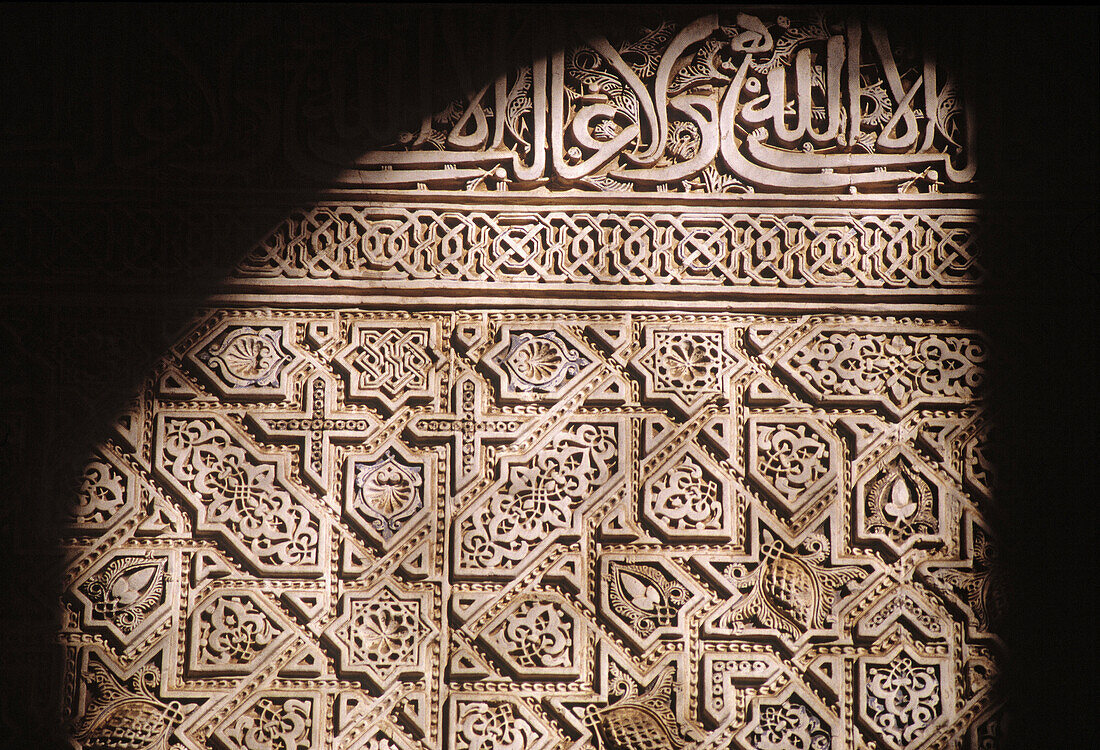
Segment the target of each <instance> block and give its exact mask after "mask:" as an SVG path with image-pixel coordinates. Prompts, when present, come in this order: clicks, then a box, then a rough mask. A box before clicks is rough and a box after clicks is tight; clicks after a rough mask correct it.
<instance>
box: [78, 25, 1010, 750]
mask: <svg viewBox="0 0 1100 750" xmlns="http://www.w3.org/2000/svg"><path fill="white" fill-rule="evenodd" d="M830 13H831V11H830V12H827V13H826V14H825V15H820V14H817V15H815V14H814V13H812V12H810V11H802V10H799V11H798V12H797V14H796V15H795V14H794V12H793V11H792V15H791V16H783V15H780V14H778V13H776V12H774V11H766V12H765V11H760V12H758V13H757V12H753V13H749V12H742V13H736V12H734V13H731V14H728V15H727V14H726V13H725V11H723V12H721V13H719V14H717V15H709V16H705V17H703V18H700V19H698V20H696V21H694V22H691V23H687V24H681V25H674V24H672V23H664V24H660V25H658V26H657V27H655V28H652V29H648V30H644V31H642V32H640V33H639V34H637V35H636V36H634V37H632V38H629V39H616V40H615V41H614V42H612V41H610V40H609V39H607V38H604V37H601V36H599V35H589V37H588V39H589V41H588V42H586V43H585V44H584V45H582V46H579V47H577V48H575V49H565V50H561V51H559V52H557V53H555V54H553V55H550V56H548V57H546V58H538V59H535V60H534V61H533V62H532V63H531V65H530V66H528V67H525V68H523V69H521V70H518V71H512V72H509V73H507V74H506V75H502V76H500V77H499V78H496V79H495V80H492V81H490V82H489V83H488V84H487V85H485V86H484V87H483V88H480V89H474V90H471V91H470V92H469V93H468V96H466V97H465V99H463V100H462V101H459V102H457V103H452V104H451V105H450V106H449V107H447V108H446V109H445V110H444V111H442V112H438V113H435V114H429V115H427V116H426V117H425V118H424V120H423V122H422V123H421V125H420V127H419V129H413V130H410V131H409V132H407V133H404V134H402V135H401V136H400V137H398V138H397V139H396V141H395V142H394V143H392V144H390V146H389V147H387V148H384V149H381V150H375V151H371V152H369V153H366V154H355V155H354V156H352V157H347V156H346V155H342V154H340V153H339V152H338V151H337V150H336V149H335V148H332V147H331V146H332V144H326V143H325V142H323V139H322V137H321V136H320V135H317V136H316V137H310V136H308V134H307V135H305V136H303V138H302V139H301V140H303V142H304V146H303V147H304V148H306V149H307V151H308V154H307V156H311V157H313V158H317V159H319V160H321V161H325V160H327V161H328V162H329V163H330V165H332V164H335V165H338V166H339V167H341V168H342V169H343V170H344V171H343V174H342V176H341V177H340V178H339V179H338V180H336V182H337V183H338V184H341V185H342V184H346V183H347V182H348V181H354V182H356V183H357V184H358V185H359V186H360V187H364V186H365V187H367V188H371V189H373V190H376V193H371V194H369V195H367V196H366V197H364V195H363V194H361V193H357V194H355V195H345V196H340V195H336V196H330V198H331V199H326V200H325V201H322V202H321V203H320V204H318V205H315V206H312V207H300V208H298V209H296V210H294V211H293V212H292V213H291V214H290V215H289V216H287V217H286V218H285V219H284V220H283V221H281V222H280V223H279V224H278V225H277V226H276V227H275V228H274V229H273V230H272V231H271V232H270V233H268V234H267V236H265V237H264V238H263V239H262V240H260V241H259V242H258V243H257V244H256V246H255V247H253V248H252V250H251V251H250V252H248V254H247V255H246V257H245V258H244V260H243V261H241V263H240V264H239V265H238V266H237V268H236V270H235V272H234V274H233V276H232V278H230V279H229V280H228V281H227V282H226V283H225V284H224V285H223V286H222V287H221V288H220V291H219V295H220V296H218V297H217V298H216V299H215V300H214V301H212V302H211V304H210V305H209V309H206V310H205V311H204V312H203V313H202V314H201V315H200V316H199V317H198V318H197V319H196V321H195V322H194V324H193V326H192V327H191V328H190V329H189V330H188V331H187V332H186V333H185V334H184V335H183V336H181V337H180V338H179V339H178V341H177V342H176V343H175V344H174V345H173V347H172V348H171V350H170V351H169V352H168V353H167V354H166V355H165V356H164V357H163V358H162V359H161V360H159V361H158V363H157V364H156V366H155V370H154V371H153V372H152V373H150V375H149V377H148V378H147V379H146V380H145V381H144V382H143V383H142V384H141V386H140V392H139V393H138V394H137V397H136V398H135V400H134V401H133V403H132V404H131V406H130V407H129V411H128V412H127V413H126V414H125V415H124V417H123V419H122V421H120V423H119V425H118V426H117V429H116V430H115V431H114V433H112V437H111V438H110V439H108V440H106V441H105V442H104V443H103V444H102V445H99V446H98V447H97V449H96V452H95V453H94V455H92V456H91V457H90V458H89V460H88V462H87V463H86V465H85V466H84V467H83V470H82V471H81V472H79V475H78V476H75V477H73V480H72V485H73V486H74V488H75V490H74V496H73V500H72V502H70V503H69V505H68V506H67V509H66V511H65V512H66V515H65V524H66V526H65V529H66V533H67V534H68V535H69V538H67V539H66V540H65V543H64V547H65V552H66V555H67V556H66V558H65V559H66V560H67V561H68V562H67V566H68V567H67V571H66V573H65V593H64V607H65V610H64V616H63V623H62V632H61V636H60V638H61V640H62V642H63V644H64V645H65V648H66V660H65V675H66V682H65V686H66V687H65V691H66V695H65V698H66V705H67V709H66V710H67V715H66V718H67V720H68V721H69V722H70V725H71V728H72V733H73V737H74V743H75V745H76V746H78V747H81V748H97V749H98V748H106V747H116V746H117V747H121V746H124V745H125V746H127V747H134V748H138V747H141V748H145V749H147V750H148V749H151V748H157V749H158V750H167V748H188V749H189V750H196V749H197V748H203V747H216V748H221V749H222V750H258V749H259V748H280V749H284V750H305V749H306V748H326V749H328V748H331V749H332V750H337V749H340V750H359V749H361V748H366V749H367V750H551V749H553V750H727V749H728V748H740V749H741V750H780V749H782V750H834V749H835V750H841V748H844V749H845V750H870V749H871V748H889V749H890V750H916V748H918V747H919V748H942V749H943V750H961V749H962V748H966V747H971V746H974V747H978V746H988V742H991V741H993V740H989V738H991V737H995V736H996V733H997V732H999V731H1001V730H1000V727H1001V726H1002V725H1003V722H1002V719H1001V717H1002V699H1001V697H1000V695H999V692H998V690H999V688H998V665H999V663H1000V661H1001V660H1002V658H1003V646H1002V644H1001V641H1000V639H999V637H998V636H997V634H996V631H997V625H998V622H999V621H1000V618H1001V617H1002V613H1003V611H1004V603H1005V596H1006V595H1005V591H1004V577H1003V575H1002V573H1001V572H1000V569H999V567H998V554H997V544H998V542H997V539H998V535H997V530H996V526H995V525H994V523H993V520H994V516H995V515H996V510H995V509H996V498H995V488H996V483H995V479H996V472H995V466H994V465H993V464H992V462H991V460H990V448H989V444H990V441H991V440H993V439H995V433H994V432H993V430H992V424H993V423H992V421H991V417H990V415H989V414H988V409H987V395H988V394H987V390H988V380H989V372H990V371H991V369H992V368H993V363H994V353H993V352H992V351H991V350H990V347H989V345H988V342H987V339H986V337H985V335H984V334H983V333H982V332H981V331H980V330H977V329H976V328H975V326H974V324H973V316H972V315H971V312H972V310H973V309H974V306H975V304H977V302H976V300H978V299H980V298H979V291H980V289H979V285H980V283H981V281H982V279H983V277H984V273H985V271H984V269H983V267H982V263H983V262H984V260H983V259H982V257H981V248H980V244H979V242H978V237H979V234H980V232H979V222H978V213H977V209H976V208H975V205H974V203H973V201H971V200H970V199H971V198H972V197H973V196H972V195H971V194H970V193H969V192H968V191H971V190H973V189H974V186H975V182H974V178H975V174H976V172H975V166H974V141H973V138H974V127H973V122H972V121H971V116H970V114H969V110H968V109H967V106H966V104H965V101H964V99H963V93H962V92H961V91H960V89H959V87H958V85H957V82H956V79H955V77H954V75H953V74H952V73H951V72H950V71H947V70H945V69H943V68H941V67H940V66H939V65H938V64H937V62H936V61H935V60H934V59H933V57H932V56H931V55H930V54H924V53H923V52H922V51H921V50H920V49H916V50H914V48H913V47H912V46H902V45H900V44H898V43H897V38H898V37H896V36H895V35H894V34H892V33H889V34H888V33H887V31H886V30H884V29H883V28H882V27H880V26H878V25H876V24H873V23H866V22H864V21H861V20H859V19H838V18H834V17H831V15H830ZM483 83H484V82H483ZM478 85H480V84H478ZM299 135H302V134H299ZM299 145H302V144H299ZM391 188H393V190H391ZM405 188H416V189H415V190H404V189H405ZM589 192H591V193H592V194H591V195H589V194H587V193H589ZM696 194H698V195H696ZM968 742H970V745H967V744H966V743H968ZM982 742H987V745H981V744H980V743H982ZM112 743H114V744H113V745H112ZM125 743H129V744H128V745H126V744H125ZM975 743H978V744H975Z"/></svg>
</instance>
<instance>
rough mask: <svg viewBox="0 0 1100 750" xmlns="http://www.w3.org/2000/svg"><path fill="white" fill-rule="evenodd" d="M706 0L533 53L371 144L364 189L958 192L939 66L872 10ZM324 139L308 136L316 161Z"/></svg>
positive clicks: (962, 145)
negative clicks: (654, 21) (788, 10)
mask: <svg viewBox="0 0 1100 750" xmlns="http://www.w3.org/2000/svg"><path fill="white" fill-rule="evenodd" d="M832 15H833V14H831V13H828V14H822V13H820V12H818V13H815V12H814V11H805V12H800V13H799V16H797V17H790V16H784V15H777V14H774V13H765V14H761V15H755V14H750V13H731V14H729V15H726V14H725V13H720V14H717V15H709V16H704V17H702V18H699V19H697V20H695V21H693V22H691V23H687V24H685V25H683V26H680V25H677V24H672V23H668V22H664V23H661V24H660V25H659V26H657V27H656V28H653V29H643V30H640V31H639V32H637V34H636V36H634V37H633V38H627V39H622V40H617V41H616V42H612V41H611V40H609V39H607V38H604V37H602V36H599V35H593V36H591V37H589V39H588V40H587V41H586V42H585V43H584V44H583V45H581V46H578V47H576V48H574V49H570V50H562V51H559V52H556V53H554V54H552V55H551V56H550V57H549V59H547V58H539V59H535V60H534V61H533V62H532V63H531V64H530V65H525V66H522V67H520V68H518V69H516V70H514V71H510V72H508V73H502V74H501V75H500V76H499V77H497V78H496V79H495V80H494V81H489V82H480V83H479V84H478V85H481V83H484V85H483V86H482V87H481V88H480V89H479V90H478V89H476V88H471V90H470V92H469V94H468V97H467V99H466V100H463V101H457V102H454V103H452V104H451V105H450V106H449V107H448V109H446V110H445V111H442V112H439V113H437V114H435V115H434V116H432V117H426V118H425V119H424V120H423V122H422V123H421V125H420V128H419V130H418V131H411V132H407V133H402V134H400V135H399V136H397V138H396V140H395V142H394V143H393V145H392V146H390V147H389V149H388V150H379V151H372V152H369V153H367V154H364V155H361V156H360V155H356V156H358V158H356V159H354V160H352V159H346V160H343V163H344V164H345V165H346V171H345V173H344V175H343V179H345V180H347V181H349V182H352V181H354V182H355V183H356V184H364V185H372V186H379V187H391V188H404V187H418V186H421V187H430V188H434V189H458V190H462V189H465V190H468V191H469V190H486V189H496V190H516V189H524V188H532V187H539V186H549V187H550V188H551V189H557V190H560V189H562V188H573V189H587V190H602V191H612V192H619V193H621V192H629V191H653V190H668V189H670V188H671V189H674V190H681V191H687V192H691V191H705V192H708V193H714V194H724V195H730V196H738V195H744V194H747V193H753V192H756V191H760V192H765V193H767V192H773V193H774V192H781V193H796V194H797V193H823V192H824V193H828V192H834V193H836V192H841V193H848V192H852V193H857V192H858V193H864V192H889V193H894V194H897V193H928V192H939V191H941V190H959V189H963V190H965V189H966V188H967V186H968V183H970V182H971V181H972V180H973V178H974V175H975V165H974V143H973V135H974V126H973V122H972V121H971V118H970V115H969V110H968V109H967V108H966V106H965V101H964V98H963V95H962V92H961V90H960V88H959V86H958V83H957V81H956V79H955V77H954V76H953V75H952V74H951V73H950V71H945V70H943V69H941V68H939V67H938V66H937V64H936V62H935V60H934V59H933V58H932V57H931V56H923V57H922V56H921V55H920V54H913V52H912V51H911V50H912V48H911V47H903V45H899V44H897V43H896V42H894V41H893V40H892V39H891V37H890V35H889V34H888V33H887V31H886V30H885V29H884V28H883V27H881V26H879V25H877V24H874V23H867V24H865V23H861V22H860V21H859V20H855V19H850V20H847V21H845V20H842V19H837V18H835V17H831V16H832ZM331 148H332V147H328V148H326V149H325V153H326V156H328V157H329V158H330V159H331V158H332V151H331Z"/></svg>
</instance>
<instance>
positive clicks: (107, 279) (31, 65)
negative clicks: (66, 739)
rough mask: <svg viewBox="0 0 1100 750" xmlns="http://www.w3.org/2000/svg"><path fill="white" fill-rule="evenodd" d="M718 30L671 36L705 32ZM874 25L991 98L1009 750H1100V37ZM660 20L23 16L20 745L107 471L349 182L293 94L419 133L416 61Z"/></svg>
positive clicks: (989, 157) (286, 12)
mask: <svg viewBox="0 0 1100 750" xmlns="http://www.w3.org/2000/svg"><path fill="white" fill-rule="evenodd" d="M707 9H709V8H707V7H706V6H698V7H695V8H688V9H685V8H683V6H677V7H676V8H675V9H674V10H672V11H670V13H672V14H673V15H674V17H675V18H679V19H689V18H690V17H692V16H693V15H694V14H695V13H697V12H699V11H703V10H707ZM843 12H845V11H844V10H843V9H832V10H830V11H829V13H830V15H831V16H832V15H839V14H841V13H843ZM856 12H859V13H881V14H883V15H885V16H886V21H887V24H888V28H889V29H891V30H892V31H893V30H895V29H897V30H901V29H904V30H907V31H911V32H913V34H914V35H915V36H916V37H917V38H919V39H922V40H931V43H933V44H934V45H936V46H937V47H939V48H941V49H942V50H945V51H949V52H950V54H953V55H955V56H956V57H957V58H958V60H957V62H956V63H955V64H957V65H959V69H960V70H962V71H964V72H965V73H966V75H967V77H968V79H969V89H968V92H969V94H970V96H971V98H972V99H973V100H974V101H975V103H976V105H977V107H978V122H979V128H980V130H979V165H980V169H981V179H982V183H983V190H984V191H985V194H986V196H987V200H986V212H987V217H986V220H987V229H988V231H987V240H986V252H987V258H986V265H987V266H988V267H990V268H992V269H994V270H995V272H996V274H995V279H996V280H995V283H994V284H993V286H992V287H991V289H990V297H989V304H988V306H987V308H986V309H987V311H988V312H987V314H986V316H985V317H984V319H983V320H982V321H981V323H982V324H983V325H984V326H985V327H986V329H987V330H988V331H989V332H990V334H991V336H992V337H993V340H994V342H995V345H996V351H997V352H998V354H997V365H996V367H997V370H996V378H995V381H994V384H993V386H994V390H993V394H994V399H995V407H996V409H997V413H998V415H999V421H1000V425H1001V427H1000V435H999V439H1000V444H1001V457H1000V464H1001V483H1002V484H1001V488H1000V503H1001V504H1002V506H1003V507H1004V508H1005V519H1004V523H1003V525H1002V530H1001V531H1002V535H1003V538H1004V542H1005V556H1006V562H1007V565H1008V571H1009V579H1010V582H1011V592H1010V596H1011V602H1010V604H1011V607H1012V609H1011V611H1010V613H1009V615H1008V617H1007V620H1006V622H1005V624H1004V626H1003V628H1002V631H1003V634H1004V638H1005V640H1006V641H1007V642H1008V643H1009V649H1010V650H1011V652H1012V653H1013V655H1014V656H1013V658H1012V659H1011V660H1010V661H1009V662H1008V663H1007V665H1006V670H1007V678H1008V679H1007V683H1006V690H1007V692H1008V696H1009V699H1010V702H1011V703H1010V705H1011V713H1010V719H1009V720H1010V722H1011V733H1012V735H1013V737H1014V740H1013V742H1012V745H1011V746H1012V747H1017V748H1022V749H1030V748H1044V747H1051V748H1062V747H1081V748H1084V747H1094V746H1096V732H1095V729H1094V728H1093V726H1092V725H1091V720H1092V717H1093V716H1094V715H1095V713H1096V712H1095V707H1094V706H1095V699H1096V693H1097V691H1096V688H1095V681H1096V677H1095V675H1096V672H1095V642H1096V634H1097V630H1098V628H1097V626H1096V621H1095V619H1094V615H1095V601H1096V590H1097V588H1096V583H1095V578H1094V563H1095V544H1094V542H1095V506H1096V503H1097V502H1100V500H1098V498H1100V492H1098V491H1097V490H1096V489H1095V487H1096V485H1097V481H1096V479H1095V478H1094V473H1095V472H1096V470H1097V467H1096V465H1097V463H1098V461H1097V457H1096V429H1097V428H1096V424H1097V423H1096V409H1095V400H1094V388H1095V385H1096V377H1095V372H1096V370H1095V367H1096V331H1095V328H1094V320H1095V316H1094V313H1095V306H1096V288H1097V275H1096V271H1097V262H1096V251H1097V241H1096V237H1097V234H1096V232H1097V226H1096V223H1097V177H1096V176H1097V158H1096V153H1097V152H1096V144H1097V139H1098V138H1100V128H1098V122H1097V114H1098V102H1097V91H1098V89H1100V76H1098V71H1097V59H1098V51H1097V38H1098V34H1097V31H1098V16H1097V11H1096V9H1095V8H1050V7H1044V8H1042V9H1039V8H1018V7H978V8H975V7H970V8H965V9H961V10H960V9H950V8H940V7H936V8H904V9H900V10H890V11H880V10H875V9H867V8H863V9H858V10H857V11H856ZM660 13H661V11H660V9H659V8H658V7H657V6H627V5H624V6H595V7H592V6H567V7H562V8H554V7H545V6H446V7H443V6H404V5H402V6H386V5H378V6H368V7H365V8H359V7H348V6H335V7H332V6H316V5H310V6H274V7H272V6H254V5H216V6H213V5H204V6H104V5H51V6H31V7H13V6H9V7H8V8H6V9H5V18H4V22H3V30H2V32H0V39H2V41H0V54H2V55H3V58H2V61H3V64H2V65H0V71H2V72H0V87H2V88H0V103H2V104H0V185H2V191H3V193H2V197H3V207H2V209H0V211H2V214H0V253H2V254H3V255H2V261H3V264H2V265H0V363H2V369H0V501H2V502H0V680H2V681H3V692H2V693H0V745H2V746H5V747H27V748H44V747H54V746H58V745H59V743H60V739H59V735H58V734H57V729H58V727H59V719H58V718H57V717H56V715H54V714H52V713H51V712H50V709H49V707H50V705H52V703H54V702H56V699H57V695H58V694H59V692H60V686H59V677H60V655H59V652H57V651H56V650H55V649H52V648H51V647H50V646H49V643H50V640H51V638H52V637H53V636H52V635H51V629H50V628H51V623H53V622H55V620H56V614H55V613H54V612H53V609H52V607H53V605H52V604H51V602H52V601H54V600H55V599H56V591H57V576H58V573H59V571H60V570H62V569H63V567H64V563H63V561H62V560H61V559H60V557H59V555H58V552H57V550H56V542H55V537H56V519H57V507H58V503H59V499H60V498H63V497H64V496H65V494H66V493H67V492H71V488H72V486H73V482H72V479H71V474H72V472H73V471H75V470H76V467H77V466H78V465H79V463H80V462H81V461H82V459H83V457H84V456H85V455H86V450H87V446H88V445H89V444H90V443H91V442H92V441H94V440H96V439H99V438H101V437H102V436H103V431H104V430H105V425H106V424H107V423H108V421H109V418H110V416H111V415H112V414H113V413H115V411H117V409H118V408H119V407H120V406H121V405H122V404H123V403H125V400H126V399H127V398H128V396H129V394H130V393H131V392H132V391H133V389H134V387H135V386H136V384H137V383H138V382H139V381H140V378H141V377H142V376H143V374H144V373H145V372H146V371H147V370H148V368H149V367H150V365H151V364H152V362H153V361H154V360H155V359H156V357H157V356H159V355H160V354H161V353H162V352H163V351H164V349H165V348H166V347H167V345H168V344H170V343H171V341H172V338H173V336H174V334H175V333H176V332H178V331H179V329H180V327H181V326H183V325H185V324H186V322H187V321H188V320H189V318H190V316H191V315H192V313H193V311H194V309H195V308H196V307H197V306H198V304H200V302H201V300H202V298H203V297H204V295H205V294H206V293H207V292H208V291H209V290H210V289H211V288H212V286H213V285H214V284H216V283H217V281H218V280H219V279H220V278H222V277H224V276H225V275H226V273H227V272H228V271H229V270H230V269H231V268H232V266H233V264H234V263H235V261H236V260H237V259H238V258H239V257H240V256H241V255H242V254H243V253H244V251H245V250H246V249H247V248H248V247H249V245H250V244H251V243H252V242H253V241H254V240H255V239H257V238H258V237H260V236H262V235H263V233H264V232H266V231H267V230H268V229H269V228H270V227H271V226H272V225H273V224H274V223H276V222H277V221H278V220H279V219H280V218H281V217H282V216H283V215H284V214H285V213H286V211H287V210H288V209H289V208H291V207H292V206H293V205H297V204H303V203H306V204H308V203H309V201H310V199H311V197H315V196H316V195H317V190H318V189H319V188H321V187H323V186H324V184H325V182H324V179H323V176H322V177H321V178H320V179H316V178H305V177H303V176H302V175H301V174H299V173H298V172H297V171H296V170H295V168H294V166H293V165H292V164H289V163H288V159H287V157H286V148H285V145H286V144H285V143H284V140H283V139H284V136H285V133H284V132H283V125H282V123H283V121H284V115H285V102H284V99H283V94H284V92H285V91H286V90H287V89H288V88H289V87H290V86H291V85H292V83H293V77H294V75H296V74H297V73H298V72H299V71H300V70H301V69H302V67H303V64H304V63H303V61H307V60H310V59H316V58H317V56H319V55H320V56H323V55H325V54H329V55H330V56H331V57H333V58H334V59H339V57H340V55H343V54H345V52H346V50H347V49H350V48H356V47H359V48H363V47H369V48H371V49H377V50H378V55H377V60H378V62H377V76H376V77H375V78H374V79H373V81H372V82H371V83H370V85H369V86H367V88H368V89H370V90H371V92H372V95H373V96H374V97H375V100H376V101H377V102H378V105H377V106H378V107H380V108H381V107H384V108H386V109H387V110H392V111H394V112H396V119H397V120H399V121H408V122H410V123H414V122H415V121H416V120H417V119H418V116H419V115H420V114H421V113H422V112H421V111H420V110H421V109H422V107H423V106H424V105H423V102H421V101H420V100H419V99H418V98H416V97H409V98H402V97H398V98H395V97H394V96H393V91H394V88H393V87H391V86H390V83H391V82H393V81H400V82H402V83H403V84H406V85H407V86H409V87H410V88H409V90H419V78H418V76H420V75H422V72H421V71H420V70H419V69H418V68H417V66H416V65H406V64H399V59H400V56H398V57H393V56H391V55H390V54H389V52H391V51H392V50H393V49H395V45H396V48H401V47H403V48H404V53H405V56H406V58H407V59H410V60H415V59H416V55H417V54H418V53H419V52H420V50H421V49H422V45H426V44H427V45H430V44H434V43H435V41H433V40H436V39H437V36H433V34H435V35H437V34H438V33H439V29H441V28H444V27H446V28H448V29H450V30H451V31H452V32H453V34H454V35H455V36H456V37H457V38H459V39H462V40H466V41H467V43H468V48H467V52H468V54H469V57H470V63H471V67H472V68H473V70H474V71H475V76H476V75H478V73H477V71H483V72H484V73H485V74H489V73H491V71H493V70H494V69H495V67H496V66H499V65H501V64H510V62H511V61H510V59H509V56H508V55H505V56H504V59H503V60H501V59H498V58H496V57H494V53H493V52H492V51H491V50H490V49H489V47H490V45H488V44H487V43H486V42H485V41H484V40H485V39H488V38H489V35H490V33H491V31H492V29H493V28H494V26H495V25H502V26H503V27H504V28H518V29H527V30H528V31H527V32H526V33H531V34H533V35H535V36H536V37H538V38H539V39H540V40H541V43H544V44H546V45H547V46H548V47H553V46H555V45H558V44H564V43H568V41H569V40H570V39H572V38H573V36H572V35H573V32H572V31H569V30H568V27H569V23H565V21H567V20H568V21H569V22H572V23H576V24H577V25H579V26H581V27H585V26H588V27H591V28H596V29H599V30H601V31H604V30H607V29H613V28H614V27H616V26H617V25H621V24H624V23H625V24H628V25H629V24H632V23H635V22H637V21H645V20H646V19H648V18H655V17H656V16H658V15H660ZM425 28H427V29H431V30H432V31H431V33H428V34H424V33H421V30H422V29H425ZM242 39H243V40H246V41H244V42H242ZM333 40H335V41H333ZM326 50H327V51H326ZM310 56H313V57H310ZM521 56H522V55H521V54H520V55H518V56H517V59H518V57H521ZM227 60H230V61H231V62H230V63H227ZM395 61H397V62H395ZM436 89H438V91H437V93H438V100H437V101H434V102H433V105H439V104H442V103H444V102H446V101H447V100H448V99H451V98H454V96H455V95H456V94H457V93H458V92H457V91H455V90H453V86H452V84H451V83H449V82H440V83H439V84H438V85H437V86H436Z"/></svg>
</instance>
